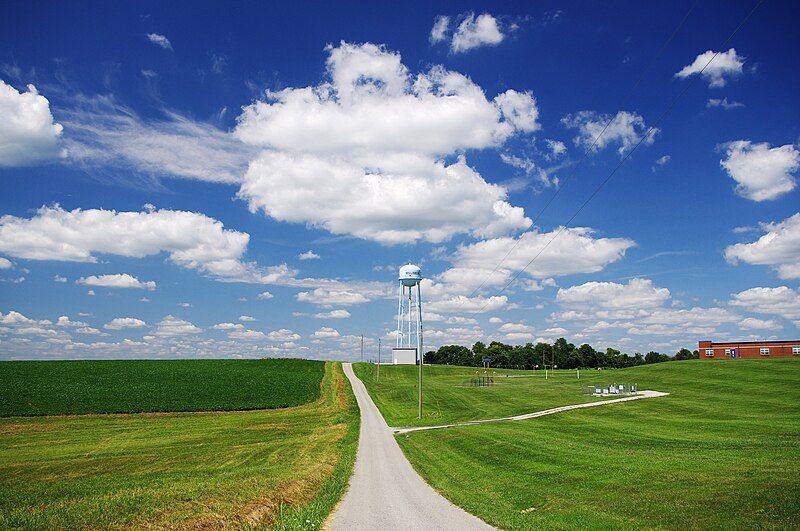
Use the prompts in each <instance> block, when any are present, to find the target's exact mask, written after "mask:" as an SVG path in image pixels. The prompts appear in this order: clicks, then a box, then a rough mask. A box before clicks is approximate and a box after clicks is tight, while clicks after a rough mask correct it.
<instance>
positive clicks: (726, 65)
mask: <svg viewBox="0 0 800 531" xmlns="http://www.w3.org/2000/svg"><path fill="white" fill-rule="evenodd" d="M715 53H716V52H714V51H713V50H708V51H706V52H703V53H701V54H700V55H698V56H697V57H696V58H695V60H694V61H693V62H692V64H689V65H686V66H684V67H683V68H682V69H681V70H680V71H679V72H678V73H677V74H675V77H680V78H687V77H689V76H692V75H695V74H700V72H701V71H702V76H703V77H704V78H705V79H706V81H708V86H709V87H711V88H721V87H724V86H725V85H726V84H727V79H728V78H731V77H736V76H740V75H742V72H743V70H742V69H743V67H744V61H745V58H744V57H742V56H740V55H738V54H737V53H736V50H735V49H733V48H731V49H730V50H728V51H727V52H720V53H719V55H717V56H716V58H714V54H715ZM712 58H714V60H713V61H712V62H711V63H710V64H709V61H711V59H712ZM706 65H708V66H706ZM704 67H705V70H703V68H704Z"/></svg>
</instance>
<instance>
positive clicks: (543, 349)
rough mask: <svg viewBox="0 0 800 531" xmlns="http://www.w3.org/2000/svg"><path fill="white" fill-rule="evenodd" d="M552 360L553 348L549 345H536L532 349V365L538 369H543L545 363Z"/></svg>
mask: <svg viewBox="0 0 800 531" xmlns="http://www.w3.org/2000/svg"><path fill="white" fill-rule="evenodd" d="M552 359H553V346H552V345H551V344H550V343H536V346H535V347H533V360H534V364H535V365H538V366H539V367H544V365H545V364H547V363H552V362H551V361H550V360H552Z"/></svg>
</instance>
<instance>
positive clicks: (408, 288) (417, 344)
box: [392, 264, 422, 418]
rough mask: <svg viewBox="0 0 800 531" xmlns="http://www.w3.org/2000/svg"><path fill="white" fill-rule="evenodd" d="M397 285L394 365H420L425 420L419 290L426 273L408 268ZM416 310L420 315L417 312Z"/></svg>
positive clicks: (403, 271) (420, 409)
mask: <svg viewBox="0 0 800 531" xmlns="http://www.w3.org/2000/svg"><path fill="white" fill-rule="evenodd" d="M397 281H398V283H399V286H398V287H399V291H398V295H397V346H396V347H395V348H393V349H392V361H393V363H394V364H396V365H397V364H408V365H413V364H415V363H416V364H418V365H419V418H422V298H421V296H420V288H419V285H420V282H422V270H420V268H419V267H418V266H415V265H413V264H407V265H404V266H403V267H401V268H400V275H399V276H398V277H397ZM415 286H416V288H417V289H416V292H417V293H416V295H417V296H416V301H415V300H414V299H415V297H414V291H415V290H414V287H415ZM414 307H416V311H413V309H414ZM412 323H413V326H412ZM412 330H413V332H412ZM413 336H416V337H413ZM413 339H416V341H413ZM411 345H414V346H413V347H412V346H411Z"/></svg>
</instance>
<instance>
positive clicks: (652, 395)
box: [391, 391, 669, 433]
mask: <svg viewBox="0 0 800 531" xmlns="http://www.w3.org/2000/svg"><path fill="white" fill-rule="evenodd" d="M668 394H669V393H662V392H660V391H639V393H638V394H636V395H634V396H626V397H625V398H614V399H610V400H600V401H597V402H587V403H584V404H574V405H571V406H561V407H554V408H551V409H544V410H542V411H535V412H533V413H525V414H524V415H516V416H514V417H502V418H499V419H486V420H470V421H466V422H455V423H453V424H440V425H439V426H419V427H416V428H391V429H392V430H393V431H394V432H395V433H409V432H412V431H422V430H439V429H442V428H453V427H456V426H472V425H473V424H486V423H488V422H507V421H510V420H528V419H535V418H536V417H544V416H545V415H553V414H555V413H561V412H563V411H572V410H573V409H583V408H586V407H597V406H610V405H611V404H619V403H620V402H630V401H632V400H642V399H643V398H658V397H660V396H667V395H668Z"/></svg>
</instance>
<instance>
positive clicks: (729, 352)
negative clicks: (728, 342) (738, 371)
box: [725, 348, 731, 356]
mask: <svg viewBox="0 0 800 531" xmlns="http://www.w3.org/2000/svg"><path fill="white" fill-rule="evenodd" d="M725 355H726V356H730V355H731V349H729V348H726V349H725Z"/></svg>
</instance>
